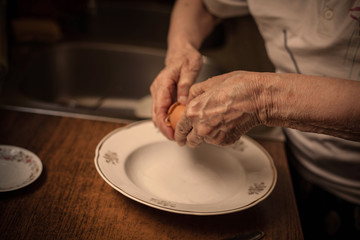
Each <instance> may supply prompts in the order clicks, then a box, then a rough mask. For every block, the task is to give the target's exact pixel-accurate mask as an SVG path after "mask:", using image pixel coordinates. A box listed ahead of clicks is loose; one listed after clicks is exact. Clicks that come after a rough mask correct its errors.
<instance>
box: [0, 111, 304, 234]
mask: <svg viewBox="0 0 360 240" xmlns="http://www.w3.org/2000/svg"><path fill="white" fill-rule="evenodd" d="M122 126H124V124H121V123H113V122H104V121H95V120H85V119H77V118H71V117H59V116H50V115H41V114H34V113H25V112H17V111H10V110H0V144H3V145H5V144H6V145H14V146H18V147H23V148H26V149H28V150H30V151H32V152H34V153H35V154H37V155H38V156H39V157H40V159H41V161H42V163H43V166H44V169H43V172H42V173H41V175H40V177H39V178H38V179H37V180H36V181H35V182H33V183H32V184H30V185H28V186H27V187H24V188H21V189H18V190H14V191H10V192H2V193H0V239H2V240H7V239H9V240H15V239H182V240H183V239H204V240H210V239H216V240H220V239H225V238H228V237H233V236H236V235H239V234H242V233H247V232H252V231H256V230H261V231H263V232H264V233H265V236H264V238H263V239H265V240H266V239H276V240H280V239H284V240H285V239H286V240H289V239H303V235H302V230H301V225H300V219H299V215H298V211H297V207H296V201H295V197H294V193H293V188H292V184H291V178H290V174H289V168H288V164H287V160H286V155H285V151H284V144H283V142H280V141H269V140H258V142H259V143H260V144H261V145H262V146H263V147H264V148H265V149H266V150H267V151H268V152H269V153H270V155H271V156H272V157H273V160H274V162H275V166H276V168H277V172H278V180H277V183H276V186H275V189H274V190H273V192H272V193H271V194H270V196H269V197H268V198H266V199H265V200H264V201H262V202H260V203H259V204H257V205H256V206H254V207H251V208H249V209H246V210H243V211H240V212H236V213H231V214H224V215H216V216H191V215H183V214H176V213H170V212H165V211H162V210H158V209H154V208H151V207H148V206H145V205H143V204H140V203H138V202H135V201H133V200H131V199H129V198H127V197H125V196H123V195H122V194H121V193H119V192H117V191H116V190H114V189H113V188H112V187H111V186H109V185H108V184H107V183H106V182H105V181H104V180H103V179H102V178H101V176H100V175H99V174H98V173H97V171H96V168H95V165H94V156H95V148H96V146H97V144H98V143H99V141H100V140H101V139H102V138H103V137H104V136H105V135H107V134H108V133H109V132H111V131H112V130H114V129H116V128H119V127H122ZM0 167H1V166H0Z"/></svg>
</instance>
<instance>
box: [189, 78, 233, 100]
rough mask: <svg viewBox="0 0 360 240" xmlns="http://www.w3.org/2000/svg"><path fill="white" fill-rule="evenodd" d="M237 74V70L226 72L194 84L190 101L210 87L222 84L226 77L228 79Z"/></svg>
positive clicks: (190, 93)
mask: <svg viewBox="0 0 360 240" xmlns="http://www.w3.org/2000/svg"><path fill="white" fill-rule="evenodd" d="M236 74H237V72H235V71H234V72H229V73H225V74H222V75H219V76H215V77H212V78H209V79H208V80H206V81H203V82H200V83H197V84H194V85H193V86H191V88H190V91H189V98H188V102H189V101H191V100H192V99H193V98H195V97H197V96H199V95H201V94H203V93H204V92H206V91H207V90H208V89H210V88H212V87H214V86H215V85H218V84H220V83H221V82H223V81H225V80H226V79H228V78H230V77H232V76H234V75H236Z"/></svg>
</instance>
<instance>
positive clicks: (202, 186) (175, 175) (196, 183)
mask: <svg viewBox="0 0 360 240" xmlns="http://www.w3.org/2000/svg"><path fill="white" fill-rule="evenodd" d="M95 165H96V169H97V171H98V172H99V174H100V175H101V176H102V177H103V179H104V180H105V181H106V182H107V183H108V184H110V185H111V186H112V187H113V188H114V189H116V190H118V191H119V192H121V193H122V194H124V195H125V196H127V197H129V198H131V199H133V200H135V201H138V202H140V203H143V204H145V205H148V206H151V207H154V208H158V209H161V210H165V211H169V212H175V213H183V214H192V215H216V214H224V213H231V212H236V211H240V210H243V209H246V208H249V207H251V206H254V205H255V204H257V203H259V202H260V201H262V200H264V199H265V198H266V197H267V196H268V195H269V194H270V193H271V191H272V190H273V188H274V186H275V183H276V179H277V174H276V170H275V166H274V163H273V161H272V159H271V157H270V155H269V154H268V153H267V152H266V151H265V150H264V149H263V148H262V147H261V146H260V145H259V144H258V143H256V142H255V141H253V140H251V139H250V138H248V137H246V136H243V137H241V139H240V140H239V141H238V142H237V143H236V144H234V145H233V146H230V147H216V146H212V145H207V144H203V145H202V146H201V147H200V148H197V149H190V148H187V147H178V145H177V144H176V143H175V142H172V141H169V140H167V139H166V138H165V137H164V136H163V135H162V134H161V133H160V132H159V131H158V130H157V129H156V128H155V127H154V125H153V123H152V122H151V121H143V122H140V123H135V124H132V125H129V126H128V127H125V128H120V129H116V130H115V131H113V132H111V133H110V134H108V135H107V136H105V137H104V139H103V140H102V141H101V142H100V143H99V144H98V146H97V148H96V153H95Z"/></svg>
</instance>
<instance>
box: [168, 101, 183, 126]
mask: <svg viewBox="0 0 360 240" xmlns="http://www.w3.org/2000/svg"><path fill="white" fill-rule="evenodd" d="M185 109H186V106H184V105H182V104H180V103H179V102H175V103H173V104H172V105H171V106H170V108H169V110H168V115H167V117H166V119H165V122H166V125H167V126H169V127H172V129H173V130H175V128H176V124H177V122H178V121H179V119H180V117H181V116H182V115H183V114H184V112H185Z"/></svg>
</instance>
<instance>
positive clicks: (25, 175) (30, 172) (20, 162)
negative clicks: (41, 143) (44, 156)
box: [0, 145, 43, 192]
mask: <svg viewBox="0 0 360 240" xmlns="http://www.w3.org/2000/svg"><path fill="white" fill-rule="evenodd" d="M42 169H43V166H42V163H41V161H40V159H39V157H38V156H36V155H35V154H34V153H32V152H30V151H29V150H26V149H24V148H20V147H15V146H10V145H0V192H7V191H12V190H16V189H19V188H22V187H25V186H27V185H29V184H30V183H32V182H34V181H35V180H36V179H37V178H38V177H39V176H40V174H41V172H42Z"/></svg>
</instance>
